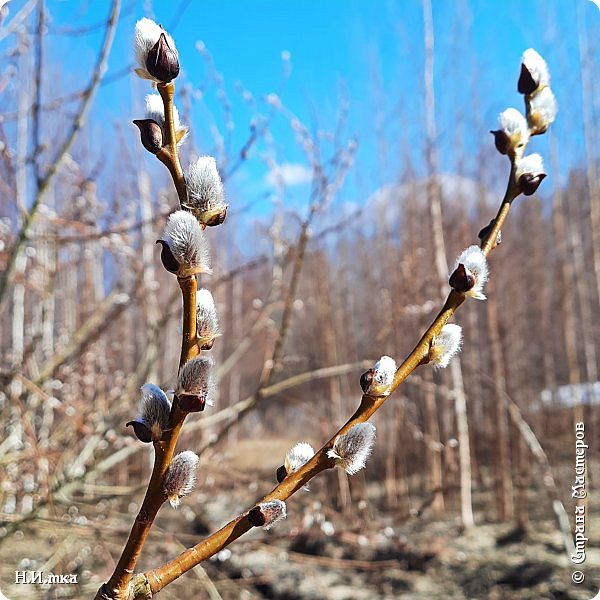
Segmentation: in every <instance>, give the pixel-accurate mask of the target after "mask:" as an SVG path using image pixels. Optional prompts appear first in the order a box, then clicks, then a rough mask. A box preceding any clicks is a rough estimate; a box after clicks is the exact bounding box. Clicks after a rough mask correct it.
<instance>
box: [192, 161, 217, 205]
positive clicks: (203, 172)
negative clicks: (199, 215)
mask: <svg viewBox="0 0 600 600" xmlns="http://www.w3.org/2000/svg"><path fill="white" fill-rule="evenodd" d="M186 183H187V189H188V205H189V207H190V209H191V210H194V211H198V212H206V211H212V210H218V209H222V208H224V207H225V200H224V192H223V183H222V181H221V177H220V175H219V171H218V170H217V162H216V161H215V159H214V158H213V157H212V156H201V157H200V158H198V160H197V161H196V162H194V163H192V164H191V165H190V168H189V170H188V172H187V174H186Z"/></svg>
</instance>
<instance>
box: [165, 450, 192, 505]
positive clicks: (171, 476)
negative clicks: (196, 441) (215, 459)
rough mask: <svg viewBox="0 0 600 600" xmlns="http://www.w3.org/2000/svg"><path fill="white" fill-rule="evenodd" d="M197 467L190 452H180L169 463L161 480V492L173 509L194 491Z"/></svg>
mask: <svg viewBox="0 0 600 600" xmlns="http://www.w3.org/2000/svg"><path fill="white" fill-rule="evenodd" d="M197 466H198V457H197V456H196V454H194V453H193V452H192V451H191V450H186V451H185V452H180V453H179V454H178V455H177V456H175V458H173V460H172V461H171V464H170V465H169V468H168V470H167V472H166V473H165V478H164V480H163V491H164V493H165V495H166V496H167V500H168V501H169V503H170V504H171V506H172V507H173V508H177V507H178V506H179V504H180V503H181V499H182V498H183V497H184V496H187V495H188V494H189V493H190V492H191V491H192V490H193V489H194V485H195V484H196V467H197Z"/></svg>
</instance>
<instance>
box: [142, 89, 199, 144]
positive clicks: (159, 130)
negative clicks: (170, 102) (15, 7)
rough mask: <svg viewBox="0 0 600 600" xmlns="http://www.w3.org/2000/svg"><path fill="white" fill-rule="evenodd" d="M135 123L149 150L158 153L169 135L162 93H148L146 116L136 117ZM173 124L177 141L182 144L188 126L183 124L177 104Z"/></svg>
mask: <svg viewBox="0 0 600 600" xmlns="http://www.w3.org/2000/svg"><path fill="white" fill-rule="evenodd" d="M134 124H135V125H137V126H138V128H139V130H140V136H141V141H142V145H143V146H144V148H146V150H148V152H151V153H152V154H156V153H157V152H158V151H159V150H160V149H161V148H162V147H163V144H164V140H165V139H166V137H167V131H166V121H165V105H164V103H163V99H162V98H161V97H160V94H148V95H147V96H146V116H145V118H144V119H136V120H135V121H134ZM173 126H174V128H175V141H176V143H177V145H178V146H180V145H181V144H183V142H184V141H185V140H186V138H187V135H188V128H187V127H185V126H183V125H182V124H181V122H180V120H179V111H178V110H177V107H176V106H173Z"/></svg>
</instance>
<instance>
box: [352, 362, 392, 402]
mask: <svg viewBox="0 0 600 600" xmlns="http://www.w3.org/2000/svg"><path fill="white" fill-rule="evenodd" d="M395 374H396V361H395V360H394V359H393V358H392V357H391V356H382V357H381V358H380V359H379V360H378V361H377V362H376V363H375V365H374V366H373V368H372V369H369V370H368V371H365V372H364V373H363V374H362V375H361V377H360V387H361V389H362V391H363V393H365V394H369V395H370V396H387V395H388V394H389V393H390V388H391V386H392V383H393V382H394V375H395Z"/></svg>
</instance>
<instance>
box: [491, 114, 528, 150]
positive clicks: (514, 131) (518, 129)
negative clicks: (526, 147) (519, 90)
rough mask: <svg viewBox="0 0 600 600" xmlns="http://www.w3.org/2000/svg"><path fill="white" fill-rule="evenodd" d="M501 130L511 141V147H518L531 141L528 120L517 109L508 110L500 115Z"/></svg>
mask: <svg viewBox="0 0 600 600" xmlns="http://www.w3.org/2000/svg"><path fill="white" fill-rule="evenodd" d="M498 123H499V125H500V129H501V130H502V131H503V132H504V133H505V134H506V136H507V137H508V138H509V140H510V145H511V147H516V146H519V145H522V144H524V143H526V142H527V140H528V139H529V126H528V125H527V120H526V119H525V117H524V116H523V115H522V114H521V113H520V112H519V111H518V110H517V109H516V108H507V109H506V110H505V111H503V112H501V113H500V115H498Z"/></svg>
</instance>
